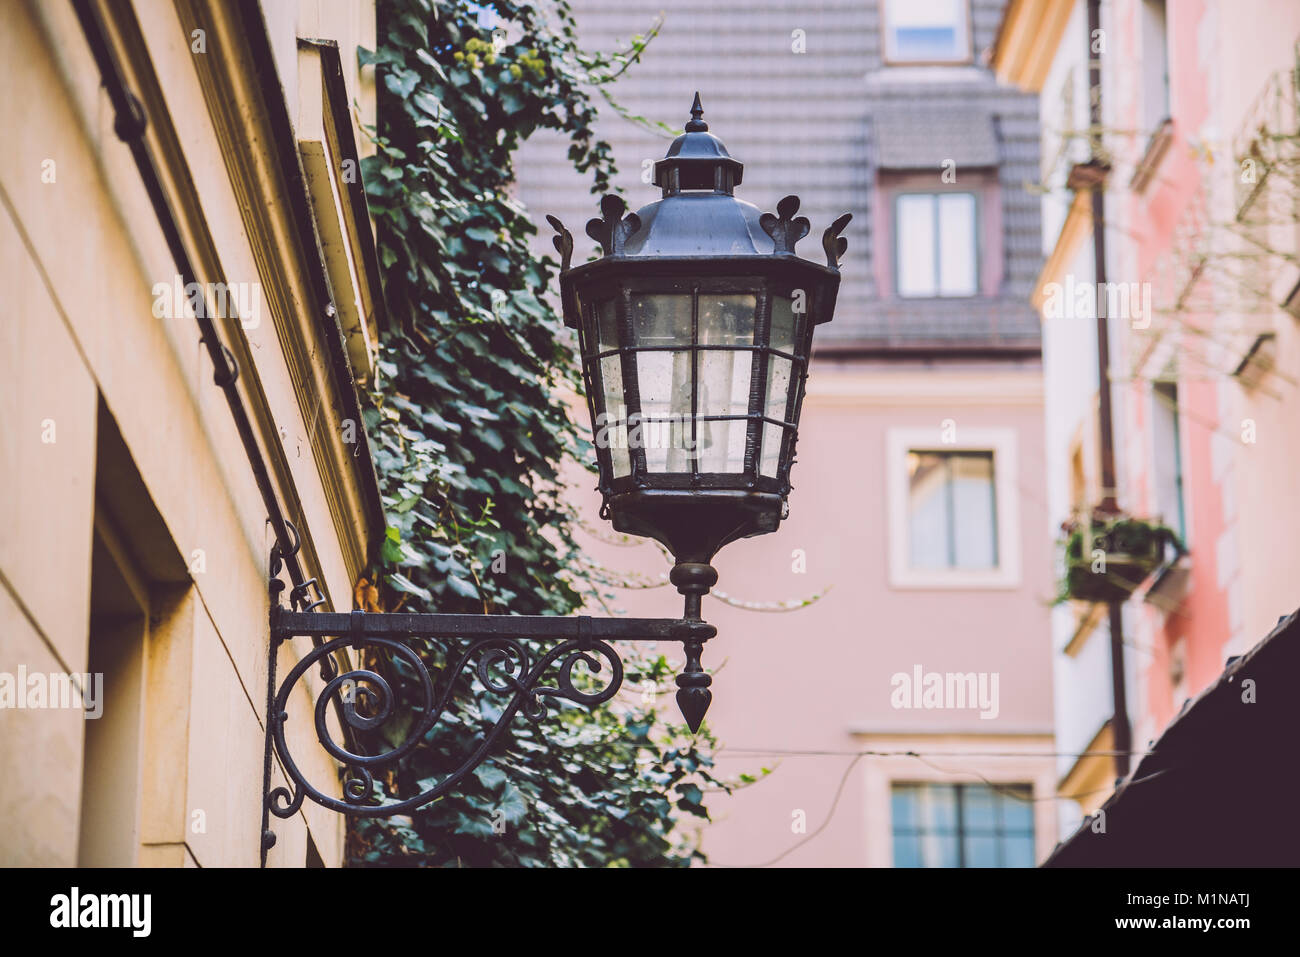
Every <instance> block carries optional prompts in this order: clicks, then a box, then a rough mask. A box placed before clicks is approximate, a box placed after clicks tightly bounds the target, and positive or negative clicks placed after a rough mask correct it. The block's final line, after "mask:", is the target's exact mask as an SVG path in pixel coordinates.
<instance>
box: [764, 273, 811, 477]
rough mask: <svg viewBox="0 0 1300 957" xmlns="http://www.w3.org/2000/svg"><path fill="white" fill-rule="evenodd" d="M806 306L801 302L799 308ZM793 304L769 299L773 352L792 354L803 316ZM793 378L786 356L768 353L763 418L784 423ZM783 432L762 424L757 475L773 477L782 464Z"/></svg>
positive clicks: (788, 298) (779, 298)
mask: <svg viewBox="0 0 1300 957" xmlns="http://www.w3.org/2000/svg"><path fill="white" fill-rule="evenodd" d="M804 303H806V299H804V300H803V302H802V303H801V305H803V304H804ZM794 307H795V301H794V299H793V298H792V297H791V296H783V295H777V296H773V297H772V325H771V331H770V333H769V336H768V345H769V346H770V347H771V348H772V349H773V350H779V351H780V352H784V353H790V354H794V353H795V342H796V337H797V336H798V333H799V331H800V330H799V326H800V320H801V319H802V313H801V312H799V313H797V312H795V308H794ZM795 375H796V372H795V368H794V363H793V362H792V361H791V360H790V359H788V358H786V357H785V356H780V355H775V354H771V355H769V356H768V358H767V395H766V396H765V398H764V406H763V415H764V416H765V417H766V418H767V419H773V420H775V421H777V422H786V421H788V419H787V411H788V410H789V400H790V388H791V382H792V380H793V379H794V376H795ZM785 433H786V429H784V428H782V427H781V426H779V425H774V424H773V423H772V422H765V423H763V443H762V452H761V455H760V457H759V465H758V472H759V474H760V475H763V476H766V477H768V478H776V477H777V475H778V473H779V470H780V465H781V446H782V444H783V441H784V438H785Z"/></svg>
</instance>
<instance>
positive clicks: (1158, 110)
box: [1142, 0, 1170, 133]
mask: <svg viewBox="0 0 1300 957" xmlns="http://www.w3.org/2000/svg"><path fill="white" fill-rule="evenodd" d="M1169 115H1170V111H1169V37H1168V30H1167V27H1166V21H1165V0H1143V3H1142V125H1143V132H1144V133H1150V132H1151V131H1153V130H1154V129H1155V128H1156V127H1157V126H1159V125H1160V124H1161V123H1162V122H1164V120H1165V119H1167V118H1168V117H1169Z"/></svg>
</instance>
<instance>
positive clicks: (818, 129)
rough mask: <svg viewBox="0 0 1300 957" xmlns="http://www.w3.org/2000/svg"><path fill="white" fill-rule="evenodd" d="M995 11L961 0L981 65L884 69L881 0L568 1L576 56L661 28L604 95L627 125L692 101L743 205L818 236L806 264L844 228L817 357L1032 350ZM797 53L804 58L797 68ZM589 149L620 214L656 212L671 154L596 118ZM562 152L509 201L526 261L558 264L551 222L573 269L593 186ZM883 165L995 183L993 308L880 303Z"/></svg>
mask: <svg viewBox="0 0 1300 957" xmlns="http://www.w3.org/2000/svg"><path fill="white" fill-rule="evenodd" d="M1002 6H1003V0H972V18H971V22H972V34H973V48H974V52H975V64H968V65H965V66H957V67H884V66H883V64H882V62H881V37H882V28H881V23H880V15H879V0H818V2H808V3H802V4H798V5H794V4H790V3H789V2H786V0H652V2H646V3H637V2H630V0H573V2H572V7H573V10H574V14H575V16H576V19H577V23H578V35H579V42H580V43H581V44H582V45H583V46H584V47H586V48H588V49H599V50H606V51H608V50H614V49H618V48H621V47H625V46H626V43H627V41H628V40H629V39H630V38H631V37H632V36H634V35H637V34H643V33H645V32H646V30H647V29H648V28H649V27H650V26H651V25H652V23H653V22H654V20H655V17H656V16H657V15H658V12H659V11H661V10H662V11H663V12H664V23H663V28H662V31H661V33H660V34H659V36H657V37H656V38H655V39H654V40H653V41H651V43H650V45H649V48H648V49H647V50H646V52H645V55H644V56H643V58H642V59H641V61H640V62H639V63H636V64H633V65H632V66H631V67H630V68H629V69H628V70H627V72H626V73H625V74H624V75H623V76H622V77H620V78H619V80H617V81H616V82H615V83H614V84H613V85H612V87H611V89H610V92H611V93H612V95H613V96H614V98H615V99H616V100H617V101H618V102H619V103H620V104H621V105H622V106H624V107H626V108H627V109H628V110H629V111H630V112H631V113H632V114H635V115H641V116H645V117H648V118H651V119H654V120H659V121H662V122H664V123H667V124H669V125H670V126H673V127H676V128H680V127H681V126H682V124H683V123H684V122H685V121H686V120H687V119H688V110H689V107H690V103H691V98H692V96H693V95H694V94H695V92H696V91H697V90H698V91H699V92H700V95H701V97H702V98H703V103H704V118H705V120H706V121H708V122H709V123H710V128H711V131H712V132H713V133H715V134H717V135H718V136H719V137H720V138H721V139H722V140H723V141H724V142H725V143H726V144H727V147H728V149H729V150H730V152H731V154H732V155H733V156H735V157H736V158H737V159H739V160H740V161H741V162H742V163H744V164H745V180H744V184H743V185H742V186H741V187H740V188H739V189H738V190H737V196H738V197H739V198H741V199H744V200H747V201H749V202H751V203H754V204H755V205H757V206H759V207H761V208H763V209H765V210H772V209H775V207H776V203H777V201H778V200H779V199H780V198H781V197H782V196H785V195H787V194H789V193H795V194H797V195H798V196H799V197H800V199H801V201H802V205H801V207H800V211H799V212H800V215H806V216H807V217H808V218H809V219H810V220H811V221H812V227H813V228H812V233H811V234H810V236H809V237H808V238H807V239H805V240H804V241H803V243H802V244H801V245H800V247H799V250H798V251H799V253H800V254H801V255H803V256H805V257H808V258H811V259H818V258H820V256H819V253H820V250H819V249H818V248H817V242H816V240H817V237H818V236H819V235H820V233H821V230H822V229H823V228H825V227H826V226H827V225H828V224H829V223H830V222H831V221H832V220H833V219H835V217H837V216H839V215H840V213H843V212H846V211H847V212H852V213H853V221H852V222H851V223H850V224H849V226H848V228H847V229H846V230H845V232H844V236H845V237H846V238H847V239H848V243H849V247H848V253H847V255H846V257H845V259H844V261H843V264H842V272H843V284H842V286H841V290H840V297H839V305H838V307H837V309H836V315H835V321H834V322H832V323H830V324H829V325H826V326H823V327H821V328H820V329H819V330H818V334H817V335H818V342H819V344H821V345H823V346H825V345H834V344H836V343H843V344H849V343H855V342H859V341H864V340H872V341H875V342H878V343H879V342H899V341H905V340H907V339H908V337H909V336H910V337H912V338H913V339H915V340H917V341H923V340H933V339H934V338H935V336H936V334H939V337H940V339H942V334H943V333H944V332H945V330H946V333H947V334H948V336H949V337H950V338H951V340H952V343H953V345H954V346H955V347H958V348H961V347H964V346H968V345H970V344H972V343H975V342H976V341H977V340H978V333H979V324H980V323H983V324H984V325H983V329H984V335H985V336H986V337H991V338H993V339H998V338H1001V337H1004V336H1006V335H1008V334H1009V332H1010V331H1011V330H1014V331H1015V335H1016V336H1017V337H1018V339H1019V340H1020V341H1022V342H1028V343H1030V344H1031V345H1033V344H1036V343H1037V341H1038V323H1037V319H1036V318H1035V316H1034V314H1033V312H1032V309H1031V307H1030V306H1029V304H1028V296H1029V293H1030V290H1031V287H1032V284H1033V280H1034V278H1035V276H1036V275H1037V272H1038V269H1039V266H1040V263H1041V258H1040V247H1041V241H1040V239H1039V200H1038V197H1037V196H1035V195H1033V194H1030V193H1027V192H1026V191H1025V190H1024V189H1023V186H1024V184H1025V183H1029V182H1034V181H1036V180H1037V179H1038V154H1039V146H1038V144H1039V137H1038V116H1037V98H1036V97H1035V96H1033V95H1032V94H1026V93H1021V92H1019V91H1017V90H1015V89H1012V88H1008V87H1002V86H999V85H998V84H997V83H996V81H995V80H994V78H993V76H992V74H991V73H990V72H989V71H988V70H987V69H985V68H983V67H982V66H981V65H979V63H980V54H981V52H982V51H983V50H984V49H985V48H986V47H988V46H989V45H990V44H991V43H992V42H993V37H994V34H995V32H996V30H997V25H998V22H999V19H1000V17H1001V11H1002ZM796 31H802V32H796ZM800 42H802V44H803V49H805V51H806V52H803V53H799V52H795V50H796V49H797V48H798V47H799V44H800ZM909 114H910V116H909ZM597 133H598V134H599V135H601V136H603V137H605V138H606V139H608V140H609V142H610V143H611V145H612V146H613V150H614V155H615V158H616V159H617V161H618V165H619V169H620V174H619V176H618V178H617V180H616V181H617V183H618V184H619V185H621V186H622V187H623V188H624V190H625V192H626V196H627V198H628V201H629V203H630V204H631V205H632V206H633V207H639V206H641V205H645V204H647V203H650V202H652V201H654V200H655V199H657V198H658V197H659V194H658V191H657V190H655V189H653V188H652V187H650V186H648V185H647V184H646V183H645V182H643V181H642V171H643V169H646V168H647V166H646V161H649V162H650V163H653V161H654V160H656V159H659V158H660V157H662V156H663V154H664V151H665V149H666V148H667V146H668V143H669V142H670V139H669V138H667V137H665V136H662V135H659V134H656V133H654V132H650V131H647V130H645V129H643V128H641V127H639V126H637V125H635V124H633V123H630V122H628V121H627V120H624V119H621V118H619V117H617V116H615V115H614V114H613V113H612V111H608V110H607V111H605V114H604V118H603V119H602V120H601V123H600V125H599V128H598V130H597ZM566 147H567V144H566V143H565V142H563V141H562V140H561V139H560V138H559V137H558V136H547V135H538V136H536V137H534V138H533V140H531V141H530V142H529V143H527V144H526V145H525V147H524V148H523V150H522V152H521V154H520V157H519V164H518V178H519V193H520V196H521V198H522V199H523V201H524V202H525V203H526V204H527V206H528V207H529V211H530V213H531V215H532V216H533V219H534V221H535V222H536V223H537V224H538V226H539V229H540V235H539V237H538V242H537V250H538V254H539V255H544V254H553V250H552V249H551V247H550V235H551V230H550V228H549V227H548V226H547V225H546V223H545V221H544V218H543V217H544V215H545V214H546V213H554V214H556V215H558V216H559V217H560V218H561V219H562V220H564V222H566V223H567V224H568V226H569V228H570V229H571V230H572V231H573V233H574V235H575V237H579V239H578V248H577V249H575V256H576V257H577V258H579V259H581V258H585V256H586V254H587V253H588V252H589V250H588V248H587V247H586V246H584V245H583V244H584V243H585V242H586V240H585V238H583V232H582V227H583V225H584V224H585V223H586V221H587V220H588V219H589V218H591V217H592V216H593V215H595V214H596V200H595V198H594V197H592V196H591V195H590V193H589V192H588V189H589V186H590V181H589V180H587V179H585V178H584V177H583V176H581V175H579V174H578V173H575V172H574V171H573V169H572V167H571V166H570V164H569V162H568V160H567V159H566V156H565V150H566ZM941 153H942V154H944V155H936V154H941ZM948 154H957V155H948ZM881 157H884V158H886V159H889V160H890V161H891V162H896V163H902V164H905V168H910V169H916V168H918V165H919V166H920V167H921V168H923V167H924V165H926V164H930V165H933V166H934V167H935V168H936V169H938V167H939V165H940V164H941V163H942V161H943V160H944V159H948V158H952V159H956V160H957V162H958V164H959V166H960V165H962V164H965V165H973V164H976V163H979V164H988V165H996V166H997V169H998V181H999V183H1000V184H1001V190H1000V193H1001V205H1002V210H1001V212H1002V217H1001V218H1002V223H1003V251H1004V255H1003V257H1002V260H1003V277H1002V280H1001V283H1000V289H999V294H998V295H997V296H996V297H992V298H989V299H985V300H978V301H972V300H934V301H927V302H926V304H924V305H922V304H920V303H918V302H917V301H915V300H909V301H907V302H905V303H900V302H897V301H895V302H892V303H891V302H882V301H881V300H880V298H879V297H878V295H877V291H876V289H875V282H874V279H873V276H874V268H873V265H872V244H873V241H874V237H873V235H872V233H873V225H872V214H873V210H872V205H873V203H872V196H873V192H874V184H875V181H876V169H877V167H876V166H875V165H874V164H876V163H877V162H880V161H881ZM962 157H968V158H966V159H964V160H963V158H962ZM973 303H974V305H973ZM936 330H937V332H936Z"/></svg>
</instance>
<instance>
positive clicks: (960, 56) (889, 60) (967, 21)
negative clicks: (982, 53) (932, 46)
mask: <svg viewBox="0 0 1300 957" xmlns="http://www.w3.org/2000/svg"><path fill="white" fill-rule="evenodd" d="M894 2H902V3H906V0H880V26H881V30H882V32H883V34H884V37H883V49H882V52H883V53H884V62H885V64H886V65H887V66H949V65H952V64H962V63H971V62H973V56H972V51H971V9H970V0H957V22H956V23H955V24H954V25H953V26H954V27H955V29H956V32H957V50H958V53H957V54H956V55H955V56H952V57H942V58H940V59H937V60H931V59H926V60H918V59H912V58H910V57H902V58H900V57H899V55H898V51H897V50H896V49H895V46H894V30H893V23H892V17H890V8H891V6H892V5H893V3H894Z"/></svg>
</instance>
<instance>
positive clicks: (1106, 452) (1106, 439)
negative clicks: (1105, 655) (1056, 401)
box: [1084, 0, 1133, 778]
mask: <svg viewBox="0 0 1300 957" xmlns="http://www.w3.org/2000/svg"><path fill="white" fill-rule="evenodd" d="M1100 31H1101V0H1088V35H1087V36H1086V37H1085V38H1084V40H1085V42H1086V44H1087V48H1088V93H1089V96H1088V124H1089V126H1090V127H1091V128H1092V135H1093V137H1094V139H1093V141H1092V160H1093V161H1094V162H1101V157H1100V156H1099V155H1098V151H1097V143H1098V141H1099V140H1100V138H1101V135H1102V134H1101V130H1102V125H1101V124H1102V111H1101V54H1100V53H1093V49H1092V44H1093V37H1096V36H1099V35H1100ZM1103 186H1104V182H1102V183H1096V184H1095V185H1094V186H1093V187H1092V197H1091V198H1092V254H1093V269H1094V272H1095V274H1096V275H1095V278H1096V281H1097V283H1098V286H1097V288H1098V289H1099V290H1100V289H1101V288H1102V284H1104V283H1105V282H1106V194H1105V190H1104V188H1103ZM1101 302H1102V299H1101V295H1100V293H1099V294H1098V296H1097V303H1098V307H1099V308H1098V309H1097V387H1098V392H1099V397H1100V408H1099V409H1098V417H1099V419H1100V423H1099V424H1100V431H1101V485H1102V499H1101V505H1100V506H1099V507H1098V511H1100V512H1104V513H1107V514H1111V515H1114V514H1117V513H1118V512H1119V505H1118V502H1117V497H1116V490H1117V485H1116V482H1115V428H1114V416H1113V412H1112V409H1111V382H1110V329H1109V325H1108V324H1109V319H1108V317H1107V316H1105V315H1104V314H1103V313H1104V312H1105V310H1103V309H1101V308H1100V304H1101ZM1090 519H1091V517H1090V516H1089V517H1087V520H1090ZM1108 612H1109V619H1110V683H1111V694H1112V697H1113V701H1114V714H1113V715H1112V717H1111V734H1112V736H1113V738H1114V750H1115V775H1116V776H1117V777H1120V778H1124V777H1127V776H1128V771H1129V755H1130V753H1131V752H1132V750H1133V731H1132V728H1131V727H1130V726H1129V717H1128V688H1127V686H1126V683H1125V680H1124V606H1123V604H1122V603H1121V602H1116V601H1113V602H1110V603H1109V606H1108Z"/></svg>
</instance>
